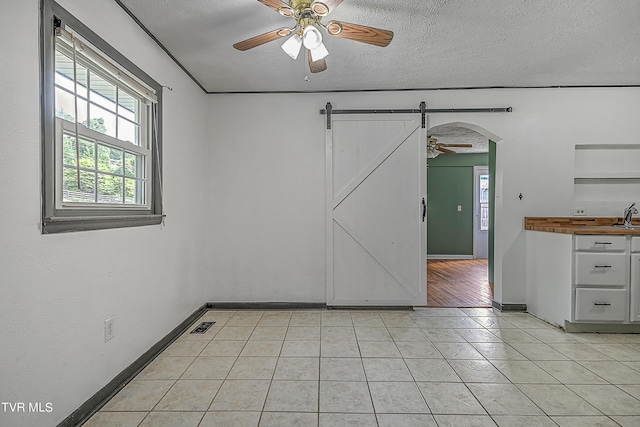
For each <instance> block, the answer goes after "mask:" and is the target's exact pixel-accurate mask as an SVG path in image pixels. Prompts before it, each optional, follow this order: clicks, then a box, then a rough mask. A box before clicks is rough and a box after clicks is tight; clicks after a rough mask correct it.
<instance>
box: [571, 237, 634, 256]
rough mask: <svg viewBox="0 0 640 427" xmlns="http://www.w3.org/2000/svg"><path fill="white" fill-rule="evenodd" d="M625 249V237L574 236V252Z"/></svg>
mask: <svg viewBox="0 0 640 427" xmlns="http://www.w3.org/2000/svg"><path fill="white" fill-rule="evenodd" d="M626 249H627V236H576V251H597V252H612V251H624V250H626Z"/></svg>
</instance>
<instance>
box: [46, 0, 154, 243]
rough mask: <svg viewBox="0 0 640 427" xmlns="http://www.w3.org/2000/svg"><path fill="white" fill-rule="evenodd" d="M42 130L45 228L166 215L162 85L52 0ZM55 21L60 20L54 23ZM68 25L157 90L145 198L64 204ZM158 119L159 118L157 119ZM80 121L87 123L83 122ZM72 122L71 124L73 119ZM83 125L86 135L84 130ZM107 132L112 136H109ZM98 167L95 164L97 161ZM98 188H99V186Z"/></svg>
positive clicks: (139, 222) (121, 223)
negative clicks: (60, 37) (58, 67)
mask: <svg viewBox="0 0 640 427" xmlns="http://www.w3.org/2000/svg"><path fill="white" fill-rule="evenodd" d="M41 11H42V13H41V25H40V31H41V34H40V40H41V47H40V51H41V67H40V68H41V134H42V191H41V193H42V217H41V219H42V223H41V230H42V233H43V234H49V233H61V232H71V231H84V230H98V229H108V228H121V227H134V226H143V225H157V224H160V223H161V222H162V220H163V217H164V215H163V210H162V182H161V181H162V86H161V85H160V84H158V83H157V82H156V81H155V80H154V79H152V78H151V77H150V76H149V75H148V74H146V73H145V72H144V71H142V70H141V69H140V68H138V67H137V66H136V65H135V64H133V63H132V62H131V61H130V60H129V59H127V58H126V57H125V56H123V55H122V54H120V53H119V52H118V51H117V50H115V49H114V48H113V47H112V46H111V45H109V44H108V43H107V42H105V41H104V40H103V39H102V38H101V37H99V36H98V35H97V34H96V33H94V32H93V31H91V30H90V29H89V28H87V26H86V25H84V24H83V23H82V22H80V21H79V20H78V19H76V18H75V17H74V16H73V15H71V14H70V13H69V12H68V11H66V10H65V9H64V8H62V7H61V6H60V5H58V4H57V3H56V2H55V1H53V0H41ZM54 21H57V22H56V23H55V24H54ZM59 22H60V23H61V26H62V27H64V26H65V25H68V26H69V27H71V28H73V30H74V32H75V33H77V34H78V35H79V36H81V37H82V38H83V39H85V40H87V41H88V42H89V43H90V44H91V45H93V46H94V47H95V48H96V49H98V50H99V51H100V52H101V53H103V54H104V55H105V56H107V57H108V58H110V59H111V60H112V61H113V62H115V63H117V64H118V66H119V67H121V68H123V69H124V70H126V71H127V72H128V73H129V74H131V75H133V76H134V77H135V78H137V79H138V80H140V81H141V82H143V83H144V84H145V85H147V86H149V87H150V88H152V89H153V90H154V91H155V94H156V98H157V102H156V103H155V104H153V105H151V114H150V121H151V123H149V125H150V126H149V128H150V130H149V132H150V138H149V140H148V141H149V147H147V148H148V149H149V150H150V156H149V157H148V159H147V162H145V163H147V165H148V166H147V167H148V169H147V170H146V179H147V180H148V181H147V185H146V191H147V192H146V197H147V200H146V202H147V203H146V204H145V205H139V204H135V205H127V204H122V205H120V204H117V205H116V204H105V205H102V204H95V205H94V204H91V203H88V204H82V203H71V204H67V203H65V204H61V203H60V202H61V200H62V195H61V194H60V192H61V190H62V180H61V178H62V176H61V175H62V169H63V162H62V154H61V150H60V151H58V144H57V142H56V139H57V138H58V137H59V135H58V134H57V132H58V130H59V131H60V132H61V129H60V126H56V123H57V122H56V121H57V120H62V121H64V119H60V118H57V117H56V114H55V43H56V36H55V27H56V26H60V24H59ZM154 120H155V123H153V121H154ZM78 126H79V127H81V126H83V125H81V124H80V123H79V124H78ZM72 127H73V125H72ZM85 130H90V129H88V128H87V129H83V132H82V133H79V135H80V136H82V134H83V133H85V132H84V131H85ZM106 137H107V138H108V136H106ZM96 167H97V165H96ZM96 191H97V189H96Z"/></svg>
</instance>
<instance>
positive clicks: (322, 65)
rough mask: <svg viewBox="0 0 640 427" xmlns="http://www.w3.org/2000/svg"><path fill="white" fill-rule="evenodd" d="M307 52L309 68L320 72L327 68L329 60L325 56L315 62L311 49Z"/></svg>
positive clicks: (314, 71)
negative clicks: (312, 58)
mask: <svg viewBox="0 0 640 427" xmlns="http://www.w3.org/2000/svg"><path fill="white" fill-rule="evenodd" d="M307 52H308V54H307V58H308V60H309V70H311V72H312V73H319V72H321V71H324V70H326V69H327V61H325V60H324V58H322V59H319V60H317V61H315V62H314V61H312V60H311V51H310V50H308V51H307Z"/></svg>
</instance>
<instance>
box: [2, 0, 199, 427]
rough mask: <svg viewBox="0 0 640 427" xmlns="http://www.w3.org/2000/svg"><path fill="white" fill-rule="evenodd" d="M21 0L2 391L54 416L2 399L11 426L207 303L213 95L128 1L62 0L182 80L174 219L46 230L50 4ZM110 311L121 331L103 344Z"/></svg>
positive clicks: (7, 63)
mask: <svg viewBox="0 0 640 427" xmlns="http://www.w3.org/2000/svg"><path fill="white" fill-rule="evenodd" d="M10 3H11V4H6V5H5V7H4V9H5V10H4V12H5V16H6V17H7V19H5V20H4V23H3V26H4V30H5V31H6V34H10V35H11V36H8V37H2V38H1V39H0V52H2V54H3V55H2V56H3V58H4V59H3V60H2V61H0V77H1V79H2V90H3V102H2V103H0V139H1V142H0V147H1V149H0V325H1V326H0V401H1V402H42V403H43V404H44V403H45V402H51V403H52V405H53V412H52V413H49V414H46V413H45V414H29V413H21V414H13V415H12V414H10V413H5V412H3V411H2V407H0V425H2V426H45V425H56V424H57V423H58V422H60V421H61V420H62V419H64V418H65V417H66V416H68V415H69V414H70V413H71V412H72V411H73V410H75V409H76V408H78V407H79V406H80V405H81V404H82V403H83V402H84V401H85V400H86V399H88V398H89V397H91V396H92V395H93V394H94V393H95V392H97V391H98V390H99V389H100V388H102V387H103V386H105V385H106V384H107V383H108V382H109V381H110V380H111V379H112V378H113V377H114V376H115V375H117V374H118V373H119V372H121V371H122V370H123V369H124V368H126V367H127V366H128V365H129V364H131V363H132V362H133V361H134V360H135V359H137V358H138V357H139V356H140V355H141V354H143V353H144V352H145V351H146V350H148V349H149V348H150V347H151V346H152V345H153V344H155V343H156V342H158V341H159V340H160V339H161V338H162V337H164V336H165V335H166V334H167V333H168V332H170V331H171V330H172V329H173V328H174V327H175V326H177V325H178V324H179V323H180V322H181V321H183V320H184V319H185V318H187V317H188V316H189V315H190V314H191V313H193V312H194V311H195V310H196V309H197V308H198V307H200V306H201V305H202V304H203V303H204V302H205V301H206V298H207V285H206V278H205V276H204V274H205V273H206V272H207V271H205V266H206V264H207V257H206V256H205V254H204V252H205V247H206V243H205V236H204V235H203V233H202V228H203V227H204V226H205V219H207V218H206V215H205V209H206V207H207V206H206V203H205V197H206V196H207V192H206V191H205V190H204V188H205V186H206V184H205V183H206V181H207V180H206V176H207V175H206V174H207V173H208V171H207V160H208V159H207V156H206V155H203V152H206V150H207V149H208V141H207V139H208V131H207V125H206V123H207V115H206V110H207V108H208V107H207V105H208V104H207V98H206V96H205V95H204V94H203V93H202V91H201V90H200V89H199V88H197V86H195V85H194V84H193V83H192V82H191V80H189V79H188V78H187V77H186V76H185V75H184V73H182V71H181V70H180V69H179V68H178V67H177V66H176V65H175V64H174V63H173V62H172V61H171V60H170V59H168V58H167V57H166V55H165V54H164V53H163V52H162V51H161V50H160V49H159V48H158V47H157V46H156V45H155V44H154V43H153V42H152V41H151V40H150V39H149V38H148V37H147V36H146V35H145V34H144V32H142V31H141V30H140V29H139V28H138V26H137V25H136V24H135V23H134V22H133V21H132V20H131V19H130V18H129V17H128V16H127V15H126V14H125V13H124V12H123V11H122V10H121V8H120V7H119V6H118V5H117V4H116V3H115V2H112V1H102V0H100V1H99V0H92V1H87V0H64V1H62V0H61V1H60V4H61V5H62V6H63V7H65V8H66V9H67V10H68V11H69V12H71V13H72V14H74V15H75V16H76V18H78V19H80V20H81V21H83V22H84V23H85V24H86V25H87V26H88V27H89V28H91V29H92V30H93V31H95V32H96V33H97V34H98V35H100V36H101V37H102V38H103V39H105V40H106V41H107V42H109V43H110V44H112V45H113V46H114V47H115V48H116V49H118V50H120V52H121V53H123V54H124V55H126V56H127V57H129V58H131V59H132V61H133V62H135V63H136V64H137V65H138V66H139V67H140V68H142V69H143V70H145V71H146V72H147V73H148V74H150V75H151V76H152V77H153V78H154V79H156V80H157V81H158V82H160V83H161V84H165V85H168V86H172V87H173V91H172V92H169V91H165V104H164V106H165V110H164V159H165V160H164V176H165V188H164V200H165V211H166V213H167V215H168V216H167V220H166V226H164V227H161V226H149V227H137V228H130V229H118V230H105V231H89V232H80V233H67V234H58V235H42V234H41V233H40V230H39V228H38V224H39V222H40V149H41V144H40V124H39V123H40V116H39V115H40V100H39V93H40V92H39V91H40V88H39V10H38V9H39V2H38V0H22V1H15V2H10ZM7 8H8V9H7ZM97 12H99V13H97ZM114 28H117V31H114ZM111 316H115V330H116V332H115V335H116V336H115V338H114V339H112V340H111V341H109V342H108V343H104V339H103V321H104V320H105V319H107V318H109V317H111Z"/></svg>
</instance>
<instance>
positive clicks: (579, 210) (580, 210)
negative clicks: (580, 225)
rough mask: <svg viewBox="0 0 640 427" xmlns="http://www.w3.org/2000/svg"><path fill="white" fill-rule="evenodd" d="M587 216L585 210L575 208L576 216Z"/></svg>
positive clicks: (574, 213)
mask: <svg viewBox="0 0 640 427" xmlns="http://www.w3.org/2000/svg"><path fill="white" fill-rule="evenodd" d="M586 214H587V210H586V209H585V208H573V215H574V216H585V215H586Z"/></svg>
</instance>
